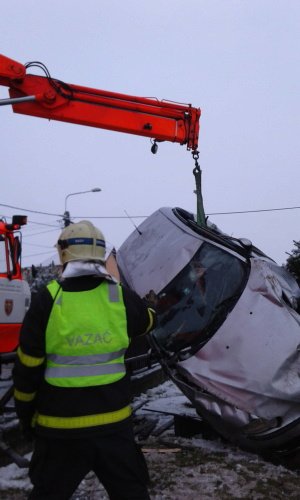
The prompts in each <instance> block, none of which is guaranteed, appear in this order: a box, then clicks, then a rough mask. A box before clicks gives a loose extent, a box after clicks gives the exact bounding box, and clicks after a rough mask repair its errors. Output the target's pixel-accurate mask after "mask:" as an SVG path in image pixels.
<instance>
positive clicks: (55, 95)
mask: <svg viewBox="0 0 300 500" xmlns="http://www.w3.org/2000/svg"><path fill="white" fill-rule="evenodd" d="M26 69H27V68H26V67H25V66H23V65H22V64H20V63H18V62H16V61H13V60H12V59H9V58H7V57H5V56H3V55H0V85H4V86H7V87H9V94H10V97H11V98H12V101H11V103H12V107H13V111H14V112H15V113H21V114H25V115H31V116H36V117H39V118H46V119H49V120H58V121H63V122H70V123H75V124H79V125H86V126H90V127H97V128H102V129H107V130H112V131H117V132H125V133H129V134H135V135H140V136H144V137H150V138H152V139H156V140H158V141H170V142H177V143H179V144H181V145H183V144H185V145H186V146H187V149H192V150H196V149H197V147H198V136H199V120H200V114H201V111H200V109H198V108H194V107H192V106H191V105H190V104H186V105H184V104H180V103H174V102H169V101H164V100H162V101H160V100H158V99H154V98H148V97H137V96H131V95H126V94H120V93H116V92H109V91H105V90H98V89H94V88H89V87H83V86H79V85H74V84H66V83H64V82H61V81H60V80H56V79H53V78H51V77H50V75H49V74H48V75H47V76H46V77H44V76H38V75H32V74H27V73H26ZM29 96H31V97H32V101H31V100H28V101H25V100H24V102H20V98H22V97H29ZM14 99H19V101H17V100H16V101H14Z"/></svg>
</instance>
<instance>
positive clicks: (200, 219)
mask: <svg viewBox="0 0 300 500" xmlns="http://www.w3.org/2000/svg"><path fill="white" fill-rule="evenodd" d="M192 156H193V159H194V160H195V168H194V169H193V174H194V176H195V182H196V191H195V193H196V196H197V224H198V225H199V226H204V227H206V218H205V213H204V206H203V198H202V187H201V173H202V172H201V169H200V165H199V162H198V159H199V151H198V150H194V151H192Z"/></svg>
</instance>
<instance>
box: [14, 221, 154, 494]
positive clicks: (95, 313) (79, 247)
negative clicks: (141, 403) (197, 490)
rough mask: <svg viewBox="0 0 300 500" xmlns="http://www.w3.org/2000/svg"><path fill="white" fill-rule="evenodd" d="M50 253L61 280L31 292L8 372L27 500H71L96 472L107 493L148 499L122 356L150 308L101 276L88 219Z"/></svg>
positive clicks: (149, 321) (146, 326)
mask: <svg viewBox="0 0 300 500" xmlns="http://www.w3.org/2000/svg"><path fill="white" fill-rule="evenodd" d="M57 249H58V253H59V256H60V260H61V264H62V279H61V280H59V281H51V282H50V283H49V284H48V286H46V287H44V288H42V289H41V290H40V291H39V292H38V293H37V294H36V296H35V297H34V298H33V302H32V305H31V306H30V309H29V310H28V312H27V314H26V316H25V318H24V322H23V325H22V329H21V333H20V345H19V348H18V355H17V360H16V362H15V366H14V370H13V378H14V385H15V392H14V398H15V405H16V412H17V415H18V417H19V419H20V423H21V426H22V429H23V432H24V434H27V435H28V434H30V433H32V432H33V433H34V440H35V443H34V452H33V455H32V459H31V462H30V467H29V477H30V479H31V482H32V484H33V489H32V491H31V493H30V494H29V497H28V498H30V499H39V500H63V499H69V498H70V497H71V496H72V494H73V492H74V491H75V490H76V488H77V486H78V485H79V483H80V482H81V480H82V479H83V478H84V477H85V476H86V475H87V474H88V473H89V471H94V472H95V474H96V475H97V477H98V479H99V480H100V481H101V483H102V484H103V486H104V487H105V489H106V490H107V492H108V495H109V497H110V498H111V499H118V500H121V499H128V500H133V499H139V500H144V499H149V495H148V492H147V481H148V471H147V466H146V462H145V459H144V457H143V454H142V452H141V451H140V449H139V448H138V447H137V445H136V444H135V441H134V435H133V426H132V419H131V409H130V399H131V397H130V385H129V377H128V374H126V370H125V364H124V354H125V352H126V349H127V347H128V345H129V342H130V339H131V338H133V337H135V336H137V335H142V334H145V333H148V332H149V331H150V330H151V329H152V328H153V326H154V322H155V312H154V310H153V309H151V308H149V307H148V306H147V305H146V304H145V303H144V302H143V300H142V299H141V298H140V297H139V296H138V295H137V294H136V293H135V292H133V291H132V290H130V289H128V288H126V287H125V286H122V285H121V284H120V283H118V282H117V281H116V280H115V279H114V278H112V276H111V275H109V274H108V271H107V269H106V267H105V265H104V263H105V240H104V237H103V234H102V233H101V232H100V231H99V230H98V229H97V228H96V227H95V226H94V225H93V224H91V223H90V222H89V221H80V222H78V223H75V224H71V225H69V226H67V227H66V228H65V229H64V230H63V231H62V233H61V235H60V238H59V240H58V242H57Z"/></svg>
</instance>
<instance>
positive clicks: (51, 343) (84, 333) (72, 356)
mask: <svg viewBox="0 0 300 500" xmlns="http://www.w3.org/2000/svg"><path fill="white" fill-rule="evenodd" d="M48 290H49V292H50V293H51V295H52V297H53V299H54V303H53V307H52V311H51V314H50V317H49V321H48V325H47V329H46V352H47V364H46V371H45V378H46V380H47V382H48V383H50V384H52V385H57V386H60V387H88V386H94V385H104V384H109V383H113V382H116V381H117V380H119V379H120V378H122V377H124V375H125V373H126V370H125V363H124V354H125V352H126V349H127V347H128V345H129V339H128V335H127V319H126V310H125V306H124V302H123V295H122V289H121V287H120V285H118V284H117V283H109V282H106V281H104V282H102V283H101V284H100V285H99V286H98V287H96V288H94V289H92V290H87V291H83V292H66V291H63V290H62V289H61V288H60V285H59V284H58V283H57V282H56V281H55V282H51V283H50V284H49V285H48Z"/></svg>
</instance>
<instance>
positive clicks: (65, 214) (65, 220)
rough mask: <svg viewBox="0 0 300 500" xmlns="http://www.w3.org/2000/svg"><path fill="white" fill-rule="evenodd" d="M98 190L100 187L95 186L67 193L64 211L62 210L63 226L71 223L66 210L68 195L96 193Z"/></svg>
mask: <svg viewBox="0 0 300 500" xmlns="http://www.w3.org/2000/svg"><path fill="white" fill-rule="evenodd" d="M99 191H101V189H100V188H98V187H95V188H93V189H88V190H87V191H78V192H77V193H69V194H68V195H67V196H66V197H65V212H64V216H63V221H64V226H65V227H67V226H69V225H70V223H71V220H70V212H69V211H68V210H67V200H68V198H69V197H70V196H75V195H77V194H85V193H98V192H99Z"/></svg>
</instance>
